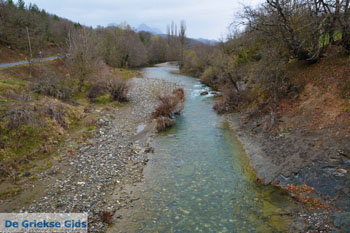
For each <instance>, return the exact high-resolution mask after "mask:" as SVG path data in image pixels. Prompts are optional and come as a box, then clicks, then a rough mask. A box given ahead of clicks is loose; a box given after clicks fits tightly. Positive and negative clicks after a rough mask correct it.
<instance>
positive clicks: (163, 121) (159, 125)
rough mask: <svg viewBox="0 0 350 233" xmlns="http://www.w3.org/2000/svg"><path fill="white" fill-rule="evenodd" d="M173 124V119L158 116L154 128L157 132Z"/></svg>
mask: <svg viewBox="0 0 350 233" xmlns="http://www.w3.org/2000/svg"><path fill="white" fill-rule="evenodd" d="M173 124H174V120H173V119H171V118H169V117H163V116H161V117H158V118H157V121H156V130H157V131H158V132H161V131H164V130H166V129H167V128H169V127H171V126H172V125H173Z"/></svg>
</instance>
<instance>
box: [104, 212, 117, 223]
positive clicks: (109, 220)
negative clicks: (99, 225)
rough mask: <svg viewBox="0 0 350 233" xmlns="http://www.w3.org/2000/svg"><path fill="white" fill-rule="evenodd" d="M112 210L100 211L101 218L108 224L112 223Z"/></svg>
mask: <svg viewBox="0 0 350 233" xmlns="http://www.w3.org/2000/svg"><path fill="white" fill-rule="evenodd" d="M113 215H114V211H101V220H102V222H104V223H107V224H108V225H110V224H112V223H113Z"/></svg>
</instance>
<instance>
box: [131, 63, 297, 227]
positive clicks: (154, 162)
mask: <svg viewBox="0 0 350 233" xmlns="http://www.w3.org/2000/svg"><path fill="white" fill-rule="evenodd" d="M174 69H175V68H174V67H168V66H160V67H153V68H147V69H145V76H146V77H153V78H154V77H156V78H161V79H165V80H170V81H175V82H178V83H181V84H182V85H184V86H185V89H186V95H187V101H186V106H185V109H184V112H183V114H182V115H181V116H178V117H177V118H176V125H175V126H174V127H173V128H172V129H171V130H169V131H167V132H166V133H165V134H163V135H160V136H158V137H157V138H156V139H155V140H154V147H155V153H154V155H152V157H151V158H152V159H151V161H150V163H149V165H148V166H147V168H146V170H145V179H146V185H145V186H144V191H143V194H142V198H141V199H142V211H139V214H135V215H132V216H131V217H130V224H138V226H139V228H138V230H137V231H138V232H139V231H141V232H283V231H284V229H285V227H286V225H287V223H288V221H289V219H288V218H287V217H281V216H280V212H282V211H283V212H288V210H290V209H291V208H293V202H292V200H290V199H289V198H288V197H286V196H284V195H282V194H280V193H279V191H278V190H277V189H274V188H272V187H265V186H263V185H260V184H258V183H256V176H255V174H254V172H253V170H252V169H251V167H250V166H249V161H248V160H247V158H246V156H245V155H244V152H243V151H242V148H241V146H240V144H239V142H238V141H237V139H236V137H235V135H234V133H233V132H232V131H231V130H230V129H228V127H227V125H226V123H225V122H223V119H222V118H220V116H218V115H216V114H215V112H214V111H213V110H212V104H213V100H212V98H211V97H208V96H200V93H201V92H202V91H204V90H208V88H207V87H205V86H203V85H202V84H200V83H199V82H198V81H197V80H196V79H194V78H191V77H188V76H183V75H175V74H171V73H170V72H171V71H173V70H174ZM169 134H172V135H175V136H174V137H169V136H168V135H169ZM129 229H132V228H129ZM130 231H132V230H130Z"/></svg>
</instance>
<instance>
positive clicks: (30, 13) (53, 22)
mask: <svg viewBox="0 0 350 233" xmlns="http://www.w3.org/2000/svg"><path fill="white" fill-rule="evenodd" d="M168 28H171V30H169V31H168V35H166V36H164V35H163V36H161V35H152V34H150V33H148V32H138V33H137V32H135V31H134V30H133V29H132V28H131V27H130V26H129V25H127V24H121V25H118V26H108V27H101V26H99V27H97V28H92V27H86V26H83V25H81V24H79V23H74V22H72V21H70V20H67V19H64V18H61V17H58V16H56V15H52V14H49V13H47V12H46V11H45V10H41V9H39V7H38V6H37V5H35V4H29V5H26V4H25V3H24V1H23V0H18V2H17V3H14V2H13V0H0V43H1V44H3V45H5V46H10V47H12V48H14V49H17V50H19V51H20V52H22V53H23V54H25V55H28V56H30V54H29V50H30V48H29V45H28V37H29V38H30V42H31V47H32V50H33V51H32V52H33V56H34V57H38V56H40V55H41V52H40V51H44V52H45V51H54V52H60V53H67V54H72V57H73V58H74V59H73V60H75V59H77V60H76V61H75V62H74V63H75V65H78V63H79V62H80V69H81V70H80V73H81V75H84V74H83V73H85V72H88V71H87V70H86V71H83V70H82V67H81V65H82V62H89V63H90V62H92V63H96V62H97V59H100V60H101V61H104V62H105V63H106V64H108V65H110V66H113V67H130V68H134V67H140V66H145V65H147V64H153V63H157V62H164V61H169V60H176V61H182V57H183V50H184V49H185V44H186V25H185V22H184V21H181V23H180V26H179V31H178V32H177V29H175V28H177V26H176V24H175V23H174V22H172V23H171V24H170V25H169V26H168ZM28 34H29V35H28ZM77 51H79V52H80V53H78V52H77ZM79 60H80V61H79ZM83 60H84V61H83ZM90 65H91V64H90ZM92 67H93V66H92Z"/></svg>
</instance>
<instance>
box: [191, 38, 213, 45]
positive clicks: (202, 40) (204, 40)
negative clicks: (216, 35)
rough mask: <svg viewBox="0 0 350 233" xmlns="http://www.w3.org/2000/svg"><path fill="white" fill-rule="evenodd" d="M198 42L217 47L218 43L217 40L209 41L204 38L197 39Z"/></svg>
mask: <svg viewBox="0 0 350 233" xmlns="http://www.w3.org/2000/svg"><path fill="white" fill-rule="evenodd" d="M195 40H196V41H199V42H201V43H203V44H210V45H215V44H217V43H218V41H217V40H208V39H204V38H198V39H195Z"/></svg>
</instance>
